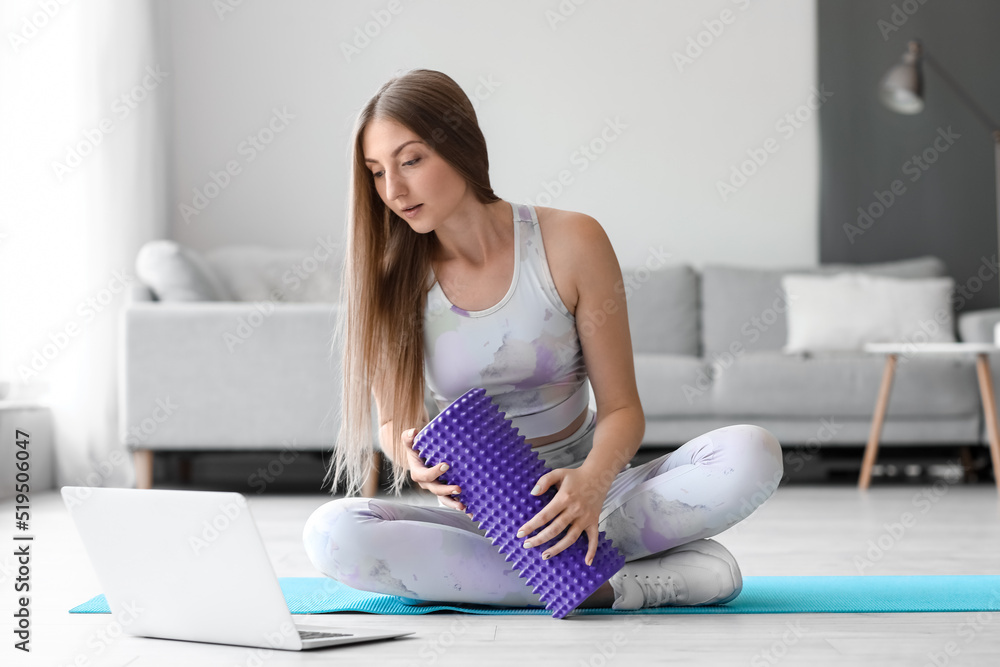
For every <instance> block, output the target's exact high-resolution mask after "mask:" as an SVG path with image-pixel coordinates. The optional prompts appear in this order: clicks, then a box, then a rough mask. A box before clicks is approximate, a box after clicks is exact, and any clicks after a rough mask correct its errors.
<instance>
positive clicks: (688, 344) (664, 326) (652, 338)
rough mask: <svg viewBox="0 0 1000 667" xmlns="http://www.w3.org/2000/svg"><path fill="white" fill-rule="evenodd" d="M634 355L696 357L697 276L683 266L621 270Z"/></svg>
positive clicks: (692, 270) (697, 339)
mask: <svg viewBox="0 0 1000 667" xmlns="http://www.w3.org/2000/svg"><path fill="white" fill-rule="evenodd" d="M622 278H623V280H624V290H625V296H626V300H627V304H628V324H629V331H630V333H631V335H632V351H633V352H635V353H659V354H687V355H691V356H697V355H698V354H699V331H698V328H699V320H700V318H699V317H698V274H697V273H695V271H694V269H692V268H691V267H690V266H688V265H686V264H678V265H674V266H665V267H661V268H658V269H654V270H650V269H648V268H646V267H645V266H640V267H638V268H634V267H631V268H623V269H622Z"/></svg>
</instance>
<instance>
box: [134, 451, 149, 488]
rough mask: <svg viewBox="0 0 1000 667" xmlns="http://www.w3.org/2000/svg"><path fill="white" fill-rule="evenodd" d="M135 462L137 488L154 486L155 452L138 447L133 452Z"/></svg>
mask: <svg viewBox="0 0 1000 667" xmlns="http://www.w3.org/2000/svg"><path fill="white" fill-rule="evenodd" d="M132 459H133V461H134V463H135V488H137V489H151V488H153V452H152V450H149V449H137V450H135V451H134V452H132Z"/></svg>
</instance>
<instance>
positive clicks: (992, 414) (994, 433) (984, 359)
mask: <svg viewBox="0 0 1000 667" xmlns="http://www.w3.org/2000/svg"><path fill="white" fill-rule="evenodd" d="M976 373H977V375H979V397H980V399H982V401H983V414H984V416H985V417H986V433H987V435H988V436H989V440H990V458H991V459H992V460H993V479H995V480H996V483H997V492H998V493H1000V431H998V429H997V404H996V396H995V394H994V393H993V377H992V376H991V375H990V361H989V358H988V356H987V355H986V354H977V355H976Z"/></svg>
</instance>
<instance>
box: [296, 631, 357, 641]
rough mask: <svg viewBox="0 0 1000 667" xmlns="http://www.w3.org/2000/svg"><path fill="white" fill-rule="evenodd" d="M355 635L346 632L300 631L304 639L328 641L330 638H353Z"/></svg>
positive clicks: (300, 635)
mask: <svg viewBox="0 0 1000 667" xmlns="http://www.w3.org/2000/svg"><path fill="white" fill-rule="evenodd" d="M353 636H354V635H352V634H350V633H346V632H313V631H307V630H299V637H301V638H302V639H326V638H329V637H353Z"/></svg>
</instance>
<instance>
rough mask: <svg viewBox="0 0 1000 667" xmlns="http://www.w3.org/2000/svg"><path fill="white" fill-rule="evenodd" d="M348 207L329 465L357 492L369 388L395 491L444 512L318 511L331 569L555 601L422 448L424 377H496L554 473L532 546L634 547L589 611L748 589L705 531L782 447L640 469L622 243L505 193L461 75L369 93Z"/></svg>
mask: <svg viewBox="0 0 1000 667" xmlns="http://www.w3.org/2000/svg"><path fill="white" fill-rule="evenodd" d="M349 213H350V216H349V217H350V220H349V229H348V237H347V238H348V244H349V245H348V248H349V250H348V253H347V257H346V263H345V268H344V281H343V292H342V304H343V308H342V310H341V315H340V320H339V326H340V330H339V331H338V332H337V336H336V340H337V341H338V342H339V345H340V346H341V347H342V354H343V368H342V370H343V378H344V379H343V403H342V406H343V407H342V414H341V428H340V433H339V435H338V440H337V445H336V448H335V458H334V461H333V462H332V463H331V467H330V473H332V475H328V477H331V476H332V482H333V486H334V488H337V484H338V482H339V481H340V480H341V479H342V478H344V479H346V482H347V496H353V495H354V494H355V493H356V492H358V490H359V489H360V488H361V486H362V483H363V481H364V479H365V477H366V474H367V471H368V469H369V466H370V465H371V462H372V450H373V442H372V422H371V408H372V405H371V398H372V396H374V398H375V407H376V408H377V412H378V423H379V424H380V427H379V431H378V433H379V440H380V441H381V449H382V451H383V453H384V454H385V455H387V456H388V458H389V459H390V461H391V463H392V478H393V481H392V491H393V492H394V493H395V494H396V495H397V496H398V495H399V492H400V490H401V488H402V484H403V482H404V481H405V479H406V476H407V475H408V476H409V477H410V478H411V479H412V480H413V481H414V482H416V484H417V485H418V486H419V487H420V488H422V489H426V490H427V491H430V492H431V493H432V494H434V495H436V496H437V499H438V505H439V506H438V507H433V506H430V507H429V506H414V505H409V504H406V503H402V502H399V501H393V500H387V499H372V498H358V497H344V498H341V499H337V500H333V501H331V502H328V503H326V504H325V505H323V506H322V507H320V508H319V509H317V510H316V511H315V512H314V513H313V514H312V516H311V517H310V518H309V520H308V522H307V524H306V526H305V529H304V533H303V539H304V542H305V547H306V551H307V553H308V555H309V558H310V559H311V561H312V562H313V564H314V565H315V566H316V567H317V569H319V570H320V571H321V572H323V573H324V574H326V575H327V576H330V577H333V578H335V579H337V580H339V581H341V582H342V583H345V584H347V585H348V586H351V587H353V588H357V589H361V590H367V591H374V592H377V593H385V594H391V595H396V596H399V597H401V598H403V599H404V600H405V601H410V602H411V603H419V601H438V602H453V603H455V602H457V603H462V602H468V603H480V604H494V605H515V606H542V605H543V603H542V602H541V600H540V598H539V597H538V596H537V595H536V594H534V593H533V592H532V591H531V590H530V588H529V587H528V586H527V585H526V584H525V583H524V580H523V579H519V578H518V575H517V572H515V571H513V570H512V569H511V567H510V564H509V563H507V562H505V561H504V557H503V555H502V554H500V553H499V551H498V550H497V548H496V547H495V546H494V545H493V544H492V542H491V541H490V540H489V539H488V538H487V537H485V531H483V530H480V529H479V528H478V527H477V525H476V524H475V523H474V521H473V517H472V516H471V515H469V514H467V513H466V512H465V511H464V510H465V507H464V506H463V505H462V503H461V502H460V501H459V500H458V499H457V498H456V497H453V496H456V495H457V494H460V492H461V489H460V488H458V487H456V486H453V485H447V484H442V483H440V482H438V481H437V479H438V477H439V476H440V475H441V474H442V473H443V472H445V470H446V467H445V466H446V464H441V465H439V466H436V467H434V468H430V469H428V468H427V467H425V466H424V464H423V462H422V460H421V459H420V457H419V456H418V454H417V453H416V451H415V450H414V449H413V448H412V444H413V438H414V435H415V433H416V432H417V431H418V430H419V429H420V428H421V427H422V426H423V425H424V424H426V423H427V421H428V413H427V410H426V408H425V404H424V397H425V389H429V390H430V393H431V395H432V396H433V398H434V400H435V402H436V404H437V407H438V408H439V409H443V408H444V407H446V406H447V405H448V404H449V403H450V402H451V401H453V400H455V399H456V398H458V397H459V396H461V395H462V394H463V393H465V392H466V391H468V390H469V389H472V388H473V387H484V388H486V390H487V394H488V395H490V396H491V399H492V400H493V402H494V403H496V404H497V406H498V407H499V409H500V410H501V411H502V412H504V413H506V416H507V418H509V419H511V421H512V424H513V426H514V427H516V428H518V432H519V434H520V435H523V436H524V437H525V439H526V441H527V442H528V443H529V444H530V445H531V446H532V447H534V448H535V449H536V451H537V452H538V454H539V456H540V457H541V458H542V459H543V460H544V461H545V462H546V463H547V464H548V466H549V467H550V468H552V470H551V471H550V472H548V473H547V474H545V475H544V476H542V477H541V478H540V479H539V480H538V485H537V487H536V490H537V492H538V493H543V492H545V491H546V490H547V489H549V488H550V487H555V488H556V489H557V493H556V494H555V497H554V498H553V499H552V501H551V502H549V504H548V505H547V506H546V507H545V508H544V509H543V510H542V511H541V512H539V513H538V515H536V516H535V517H534V518H533V519H531V520H530V521H528V522H527V523H526V524H525V525H524V526H523V527H522V529H523V533H522V534H523V535H524V536H525V543H524V547H525V548H544V552H543V556H544V555H546V554H547V555H548V556H549V557H551V556H554V555H556V554H558V553H559V552H561V551H562V550H564V549H565V548H567V547H568V546H569V545H571V544H573V543H574V542H575V541H576V540H577V538H578V537H581V536H583V535H585V536H586V538H585V539H586V540H587V544H588V552H587V556H586V559H587V561H588V563H589V562H590V561H591V559H592V558H593V557H594V554H595V552H596V547H597V538H598V534H597V533H598V530H603V531H605V533H606V535H607V537H609V538H610V539H611V540H613V543H614V545H615V546H616V547H617V548H618V549H619V550H621V551H622V552H623V553H624V555H625V559H626V563H625V566H624V567H623V568H622V569H621V570H620V571H619V572H618V573H617V574H616V575H615V576H614V577H612V579H611V580H610V581H609V582H607V583H605V584H604V585H603V586H602V587H601V588H600V589H599V590H598V591H596V592H595V593H594V594H593V595H592V596H591V597H590V598H588V600H587V601H586V602H584V604H583V605H581V606H604V607H606V606H613V607H614V608H616V609H638V608H641V607H653V606H659V605H665V604H669V605H700V604H714V603H721V602H726V601H729V600H731V599H733V598H735V597H736V596H737V595H738V594H739V592H740V590H741V588H742V578H741V575H740V570H739V567H738V566H737V564H736V561H735V559H734V558H733V556H732V554H730V553H729V551H727V550H726V549H725V548H724V547H723V546H722V545H721V544H719V543H718V542H715V541H714V540H710V539H706V538H708V537H710V536H712V535H716V534H718V533H720V532H722V531H723V530H725V529H726V528H728V527H729V526H732V525H733V524H735V523H736V522H738V521H740V520H741V519H743V518H745V517H746V516H747V515H748V514H749V513H750V512H752V511H753V509H755V508H756V507H757V506H758V505H759V504H760V503H762V502H763V501H764V500H766V499H767V497H768V495H769V494H770V491H771V490H773V488H774V486H776V484H777V481H778V480H779V479H780V477H781V474H782V461H781V447H780V445H779V443H778V441H777V440H776V439H775V438H774V436H773V435H772V434H771V433H769V432H768V431H766V430H764V429H763V428H760V427H757V426H751V425H746V424H743V425H736V426H728V427H725V428H720V429H717V430H714V431H711V432H709V433H706V434H704V435H702V436H700V437H698V438H695V439H694V440H691V441H690V442H687V443H686V444H684V445H683V446H682V447H680V448H679V449H677V450H675V451H673V452H671V453H670V454H666V455H664V456H661V457H659V458H657V459H655V460H653V461H650V462H649V463H646V464H644V465H640V466H637V467H631V466H630V464H629V461H630V460H631V458H632V457H633V455H634V454H635V453H636V450H637V449H638V448H639V444H640V442H641V440H642V437H643V433H644V430H645V420H644V418H643V412H642V406H641V405H640V403H639V396H638V392H637V390H636V384H635V370H634V366H633V360H632V359H633V358H632V345H631V339H630V336H629V328H628V319H627V315H626V303H625V295H624V290H622V289H621V286H622V284H623V283H622V275H621V269H620V267H619V265H618V260H617V258H616V256H615V253H614V250H613V249H612V247H611V243H610V242H609V240H608V237H607V235H606V234H605V233H604V230H603V229H602V227H601V225H600V224H599V223H598V222H597V220H595V219H594V218H592V217H590V216H587V215H584V214H582V213H574V212H571V211H562V210H558V209H554V208H547V207H542V206H530V205H526V204H521V203H516V202H507V201H504V200H503V199H500V198H499V197H498V196H497V195H496V194H494V192H493V189H492V188H491V187H490V179H489V161H488V158H487V151H486V143H485V140H484V138H483V135H482V132H481V131H480V129H479V126H478V121H477V118H476V113H475V111H474V109H473V107H472V105H471V103H470V102H469V99H468V98H467V97H466V96H465V94H464V93H463V92H462V89H461V88H460V87H459V86H458V85H457V84H456V83H455V82H454V81H453V80H452V79H451V78H449V77H448V76H446V75H444V74H442V73H440V72H436V71H432V70H413V71H411V72H409V73H407V74H405V75H402V76H398V77H395V78H393V79H391V80H390V81H388V82H387V83H386V84H385V85H383V86H382V88H381V89H380V90H379V91H378V92H377V93H376V94H375V96H374V97H373V98H372V99H371V100H369V102H368V103H367V104H366V105H365V107H364V108H363V109H362V111H361V113H360V114H359V117H358V120H357V124H356V126H355V129H354V138H353V174H352V190H351V201H350V212H349ZM335 345H336V344H335ZM588 381H589V382H588ZM588 387H592V388H593V392H594V399H595V403H596V408H597V409H596V411H595V410H592V409H591V408H590V407H589V406H590V394H589V391H590V389H589V388H588ZM762 489H764V492H763V493H762ZM564 529H567V532H566V535H565V536H564V537H563V538H562V539H561V540H558V541H552V540H553V538H555V537H557V536H558V535H559V534H560V533H562V532H563V530H564ZM550 541H552V542H551V543H549V542H550Z"/></svg>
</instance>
